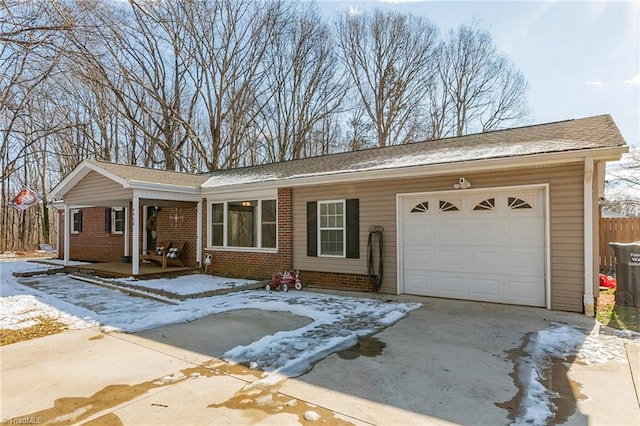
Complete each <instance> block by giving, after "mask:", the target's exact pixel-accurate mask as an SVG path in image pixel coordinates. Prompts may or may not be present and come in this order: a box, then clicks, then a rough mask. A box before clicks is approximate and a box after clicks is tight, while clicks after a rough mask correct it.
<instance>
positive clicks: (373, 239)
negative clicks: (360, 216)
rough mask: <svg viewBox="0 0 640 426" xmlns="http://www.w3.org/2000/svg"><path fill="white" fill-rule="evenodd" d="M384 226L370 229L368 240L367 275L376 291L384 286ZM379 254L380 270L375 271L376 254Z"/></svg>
mask: <svg viewBox="0 0 640 426" xmlns="http://www.w3.org/2000/svg"><path fill="white" fill-rule="evenodd" d="M382 231H384V228H383V227H382V226H371V227H369V238H368V240H367V274H369V281H371V286H372V287H373V290H374V291H379V290H380V287H381V286H382V272H383V264H382V254H383V252H384V241H383V238H382ZM376 245H377V246H378V250H374V246H376ZM376 252H377V258H378V269H377V271H376V269H375V265H374V264H375V259H374V258H375V257H376V256H375V254H376Z"/></svg>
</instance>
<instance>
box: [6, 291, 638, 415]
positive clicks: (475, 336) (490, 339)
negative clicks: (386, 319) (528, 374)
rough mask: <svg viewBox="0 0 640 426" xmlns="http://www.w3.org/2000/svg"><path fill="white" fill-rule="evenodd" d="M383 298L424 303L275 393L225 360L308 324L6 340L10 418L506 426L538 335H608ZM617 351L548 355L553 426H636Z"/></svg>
mask: <svg viewBox="0 0 640 426" xmlns="http://www.w3.org/2000/svg"><path fill="white" fill-rule="evenodd" d="M361 296H362V295H361ZM384 298H388V299H393V300H400V301H418V302H421V303H423V307H422V308H419V309H416V310H414V311H412V312H410V313H409V315H408V316H407V317H406V318H404V319H403V320H401V321H399V322H398V323H396V324H395V325H393V326H392V327H389V328H387V329H385V330H384V331H383V332H381V333H379V334H377V335H375V336H372V338H367V339H363V340H362V341H361V342H360V344H359V346H357V347H354V348H353V349H351V350H347V351H342V352H339V353H336V354H332V355H330V356H328V357H327V358H326V359H325V360H323V361H321V362H319V363H317V364H316V365H315V367H314V368H313V370H311V371H310V372H308V373H306V374H304V375H302V376H300V377H297V378H292V379H286V380H283V381H281V382H279V383H278V384H277V385H275V386H267V387H262V386H260V387H258V386H251V384H252V383H254V382H256V380H258V379H259V378H260V377H261V372H260V371H258V370H250V369H249V368H246V367H244V366H237V365H235V366H234V365H229V364H227V363H225V362H223V361H220V360H219V359H217V357H219V356H220V355H222V354H223V353H225V352H226V351H228V350H229V349H231V348H233V347H236V346H238V345H246V344H248V343H250V342H252V341H254V340H256V339H257V338H259V337H262V336H263V335H267V334H273V333H275V332H277V331H279V330H288V329H295V328H298V327H302V326H304V325H306V324H307V323H308V322H309V320H308V319H307V318H303V317H297V316H294V315H291V314H285V313H271V312H265V311H253V310H243V311H233V312H227V313H224V314H217V315H212V316H209V317H206V318H203V319H200V320H197V321H194V322H191V323H185V324H177V325H172V326H167V327H162V328H158V329H155V330H149V331H145V332H142V333H138V334H122V333H109V334H104V333H101V332H100V331H98V330H92V329H86V330H78V331H70V332H65V333H62V334H59V335H55V336H49V337H45V338H41V339H36V340H32V341H27V342H22V343H17V344H13V345H9V346H5V347H2V348H0V354H1V356H2V377H1V379H2V382H1V385H2V387H1V392H2V395H1V405H0V417H1V418H2V420H3V421H5V422H8V423H11V422H13V423H14V424H16V423H18V422H21V423H25V422H29V421H30V422H31V423H35V422H50V423H63V424H69V423H84V422H86V421H91V424H104V425H106V424H108V425H117V424H125V425H152V424H153V425H158V424H178V425H181V424H225V425H228V424H232V425H243V424H274V425H282V424H307V423H309V422H310V421H313V420H315V421H316V422H317V423H323V422H324V424H358V425H361V424H380V425H387V424H406V425H409V424H492V425H498V424H509V423H511V422H512V421H513V419H515V418H516V417H517V416H518V410H519V407H520V405H521V401H522V400H523V399H526V395H524V394H523V386H522V383H521V381H522V379H523V376H522V374H521V371H520V370H519V367H520V366H522V364H523V363H524V364H526V362H528V359H529V358H527V356H528V355H527V348H528V346H527V343H529V342H530V341H531V340H532V339H533V338H534V336H536V333H539V332H541V331H544V330H548V329H549V327H551V326H554V325H555V324H570V325H573V326H576V327H580V328H581V329H583V330H584V331H585V332H592V333H599V332H600V330H598V329H595V330H594V327H596V328H597V324H596V323H594V321H593V320H592V319H589V318H586V317H584V316H582V315H577V314H568V313H561V312H551V311H547V310H544V309H537V308H524V307H511V306H503V305H493V304H484V303H473V302H461V301H452V300H441V299H430V298H413V297H393V296H384ZM608 342H609V341H608ZM586 343H587V342H586V341H585V347H586V346H587V345H586ZM608 344H611V345H613V346H612V348H613V349H612V351H613V352H615V353H617V354H618V355H619V356H617V357H613V358H612V359H608V360H607V359H602V360H600V362H597V363H591V365H588V364H587V363H586V362H584V361H581V360H579V359H577V360H572V359H569V360H567V361H565V362H562V361H561V360H550V361H549V365H548V366H547V367H548V368H546V369H545V370H544V374H545V375H546V377H547V378H546V381H545V385H546V386H548V387H549V388H550V389H552V390H553V391H555V392H557V396H558V397H557V398H554V399H553V401H554V403H555V405H556V406H557V407H558V410H557V412H556V413H555V417H554V418H553V419H552V420H550V421H549V422H550V423H553V424H576V425H586V424H595V425H597V424H618V425H623V424H629V425H631V424H633V425H637V424H638V423H637V422H638V419H639V418H640V407H639V402H638V396H637V395H638V394H637V391H636V388H635V387H634V382H633V377H636V380H637V378H638V377H640V342H639V341H638V340H631V339H623V338H619V337H612V338H611V340H610V343H608ZM587 349H590V348H587ZM596 349H597V348H595V349H593V348H591V349H590V350H591V351H596ZM616 351H617V352H616ZM291 356H295V354H291ZM620 357H623V358H624V359H619V358H620ZM614 407H615V409H614ZM305 416H306V419H305ZM307 419H308V420H307Z"/></svg>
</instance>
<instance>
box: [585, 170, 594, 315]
mask: <svg viewBox="0 0 640 426" xmlns="http://www.w3.org/2000/svg"><path fill="white" fill-rule="evenodd" d="M593 169H594V167H593V158H592V157H586V158H585V159H584V219H583V222H584V296H583V304H584V314H585V315H586V316H588V317H593V316H595V307H594V298H593V283H594V281H593Z"/></svg>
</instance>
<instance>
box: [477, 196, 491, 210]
mask: <svg viewBox="0 0 640 426" xmlns="http://www.w3.org/2000/svg"><path fill="white" fill-rule="evenodd" d="M495 207H496V199H495V198H487V199H486V200H483V201H480V202H479V203H478V204H476V206H475V207H474V208H473V210H476V211H478V210H493V209H494V208H495Z"/></svg>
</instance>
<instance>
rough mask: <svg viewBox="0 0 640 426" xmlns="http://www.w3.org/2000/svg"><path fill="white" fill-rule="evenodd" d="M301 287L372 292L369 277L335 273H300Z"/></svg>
mask: <svg viewBox="0 0 640 426" xmlns="http://www.w3.org/2000/svg"><path fill="white" fill-rule="evenodd" d="M300 279H301V280H302V285H304V286H309V287H320V288H328V289H333V290H349V291H373V287H372V285H371V281H369V276H368V275H364V274H343V273H335V272H318V271H300Z"/></svg>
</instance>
